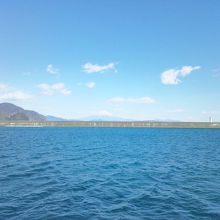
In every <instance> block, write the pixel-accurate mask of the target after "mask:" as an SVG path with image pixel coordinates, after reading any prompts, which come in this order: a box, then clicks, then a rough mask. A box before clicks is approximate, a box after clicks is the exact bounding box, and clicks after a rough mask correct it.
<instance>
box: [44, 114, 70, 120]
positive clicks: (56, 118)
mask: <svg viewBox="0 0 220 220" xmlns="http://www.w3.org/2000/svg"><path fill="white" fill-rule="evenodd" d="M46 118H47V121H68V120H67V119H64V118H59V117H56V116H52V115H47V116H46Z"/></svg>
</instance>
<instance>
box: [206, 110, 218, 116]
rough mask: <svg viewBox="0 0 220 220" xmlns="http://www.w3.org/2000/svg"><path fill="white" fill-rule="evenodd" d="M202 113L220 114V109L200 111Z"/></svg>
mask: <svg viewBox="0 0 220 220" xmlns="http://www.w3.org/2000/svg"><path fill="white" fill-rule="evenodd" d="M202 114H203V115H218V114H220V110H212V111H202Z"/></svg>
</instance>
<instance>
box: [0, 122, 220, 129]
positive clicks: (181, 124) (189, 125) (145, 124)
mask: <svg viewBox="0 0 220 220" xmlns="http://www.w3.org/2000/svg"><path fill="white" fill-rule="evenodd" d="M0 127H91V128H95V127H109V128H220V122H212V123H210V122H145V121H124V122H122V121H120V122H117V121H0Z"/></svg>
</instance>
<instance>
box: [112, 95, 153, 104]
mask: <svg viewBox="0 0 220 220" xmlns="http://www.w3.org/2000/svg"><path fill="white" fill-rule="evenodd" d="M108 102H109V103H112V104H123V103H128V104H152V103H154V102H155V100H154V99H153V98H151V97H148V96H145V97H140V98H124V97H113V98H111V99H109V100H108Z"/></svg>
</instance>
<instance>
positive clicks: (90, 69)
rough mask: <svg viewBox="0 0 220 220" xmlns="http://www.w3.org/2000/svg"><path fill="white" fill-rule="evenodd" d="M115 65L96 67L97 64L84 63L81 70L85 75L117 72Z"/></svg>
mask: <svg viewBox="0 0 220 220" xmlns="http://www.w3.org/2000/svg"><path fill="white" fill-rule="evenodd" d="M115 66H116V64H115V63H109V64H106V65H98V64H92V63H85V64H84V65H83V70H84V72H86V73H98V72H104V71H107V70H114V71H115V72H117V70H116V69H115Z"/></svg>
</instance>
